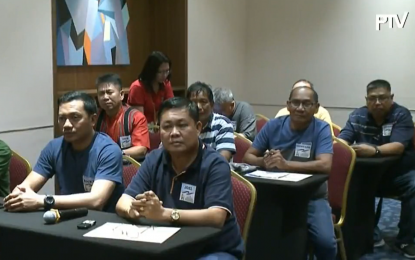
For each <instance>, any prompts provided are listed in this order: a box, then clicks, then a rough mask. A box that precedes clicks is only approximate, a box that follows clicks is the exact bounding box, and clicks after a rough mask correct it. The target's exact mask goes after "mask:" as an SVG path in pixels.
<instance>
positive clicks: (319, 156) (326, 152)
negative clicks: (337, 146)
mask: <svg viewBox="0 0 415 260" xmlns="http://www.w3.org/2000/svg"><path fill="white" fill-rule="evenodd" d="M313 145H315V146H316V150H315V155H316V158H315V160H313V161H308V162H296V161H287V168H286V169H283V170H285V171H289V172H301V173H323V174H329V173H330V171H331V165H332V159H333V141H332V136H331V132H330V126H329V125H328V124H327V123H325V125H324V127H323V128H322V129H321V131H320V132H319V133H318V136H317V138H316V144H313Z"/></svg>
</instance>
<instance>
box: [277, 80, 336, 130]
mask: <svg viewBox="0 0 415 260" xmlns="http://www.w3.org/2000/svg"><path fill="white" fill-rule="evenodd" d="M298 87H307V88H311V89H314V87H313V83H311V82H310V81H308V80H305V79H300V80H297V82H295V83H294V85H293V87H292V89H294V88H298ZM288 114H289V111H288V109H287V108H286V107H285V108H282V109H281V110H280V111H278V113H277V115H276V116H275V117H279V116H286V115H288ZM314 116H315V117H316V118H318V119H321V120H323V121H325V122H327V123H328V124H329V125H330V131H331V134H332V135H334V132H333V126H332V122H331V117H330V114H329V111H327V109H325V108H324V107H322V106H319V108H318V109H317V112H316V113H315V114H314Z"/></svg>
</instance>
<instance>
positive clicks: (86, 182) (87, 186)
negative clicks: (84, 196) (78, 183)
mask: <svg viewBox="0 0 415 260" xmlns="http://www.w3.org/2000/svg"><path fill="white" fill-rule="evenodd" d="M82 179H83V183H84V190H85V191H86V192H90V191H91V189H92V185H93V184H94V178H91V177H88V176H82Z"/></svg>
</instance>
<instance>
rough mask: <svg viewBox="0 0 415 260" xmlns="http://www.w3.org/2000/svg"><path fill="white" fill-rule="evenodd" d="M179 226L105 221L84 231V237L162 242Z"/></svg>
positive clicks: (177, 229)
mask: <svg viewBox="0 0 415 260" xmlns="http://www.w3.org/2000/svg"><path fill="white" fill-rule="evenodd" d="M179 230H180V228H175V227H153V226H137V225H131V224H122V223H112V222H107V223H105V224H104V225H102V226H99V227H97V228H96V229H94V230H92V231H90V232H88V233H86V234H85V235H84V237H95V238H108V239H121V240H129V241H138V242H148V243H159V244H161V243H163V242H164V241H166V240H167V239H169V238H170V237H171V236H173V235H174V234H175V233H176V232H177V231H179Z"/></svg>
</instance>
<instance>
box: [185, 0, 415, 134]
mask: <svg viewBox="0 0 415 260" xmlns="http://www.w3.org/2000/svg"><path fill="white" fill-rule="evenodd" d="M404 12H409V13H410V14H409V16H408V19H407V23H406V25H405V28H404V29H397V28H395V29H388V28H387V25H383V26H382V29H381V31H376V30H375V28H376V24H375V17H376V14H398V15H399V16H400V17H402V16H403V14H404ZM414 13H415V1H411V0H394V1H389V0H368V1H361V0H347V1H331V0H315V1H309V0H290V1H275V0H245V1H237V0H236V1H220V0H217V1H215V0H213V1H211V0H209V1H208V0H199V1H189V53H188V54H189V57H188V59H189V79H190V78H191V79H192V80H194V79H197V78H198V77H200V78H203V79H204V80H206V81H211V82H214V83H215V85H228V86H231V87H232V88H233V89H234V90H235V92H236V96H237V97H238V98H239V99H244V100H246V101H248V102H250V103H251V104H252V105H253V106H254V108H255V111H256V112H257V113H262V114H264V115H266V116H269V117H273V116H274V115H275V114H276V112H277V111H278V109H279V108H281V107H283V106H284V105H285V102H286V100H287V98H288V95H289V91H290V87H291V85H292V83H293V82H294V81H296V80H297V79H300V78H307V79H309V80H311V81H312V82H314V83H315V87H316V89H317V91H318V93H319V96H320V102H321V104H322V105H323V106H325V107H326V108H327V109H328V110H329V111H330V113H331V116H332V118H333V120H334V122H336V123H337V124H339V125H341V126H343V125H344V123H345V121H346V120H347V118H348V114H349V113H350V112H351V111H352V110H353V108H356V107H359V106H362V105H364V102H365V101H364V96H365V87H366V85H367V83H369V82H370V81H371V80H373V79H377V78H384V79H386V80H388V81H390V82H391V84H392V89H393V92H394V93H395V100H396V101H397V102H399V103H400V104H402V105H405V106H407V107H408V108H410V109H415V101H414V100H415V91H414V87H413V86H412V85H413V84H412V75H413V73H412V70H413V64H412V63H413V60H414V59H415V48H413V46H415V20H414V19H415V16H413V15H414ZM224 20H225V21H226V22H223V21H224ZM220 22H222V24H220ZM225 31H226V32H229V31H233V32H237V33H233V34H231V33H225ZM212 39H213V40H212ZM242 39H244V40H242ZM229 49H232V50H233V52H230V51H228V50H229ZM205 61H209V62H205ZM242 62H243V64H244V65H243V66H242ZM229 65H231V67H229ZM241 67H244V68H241ZM238 77H241V78H238Z"/></svg>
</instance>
